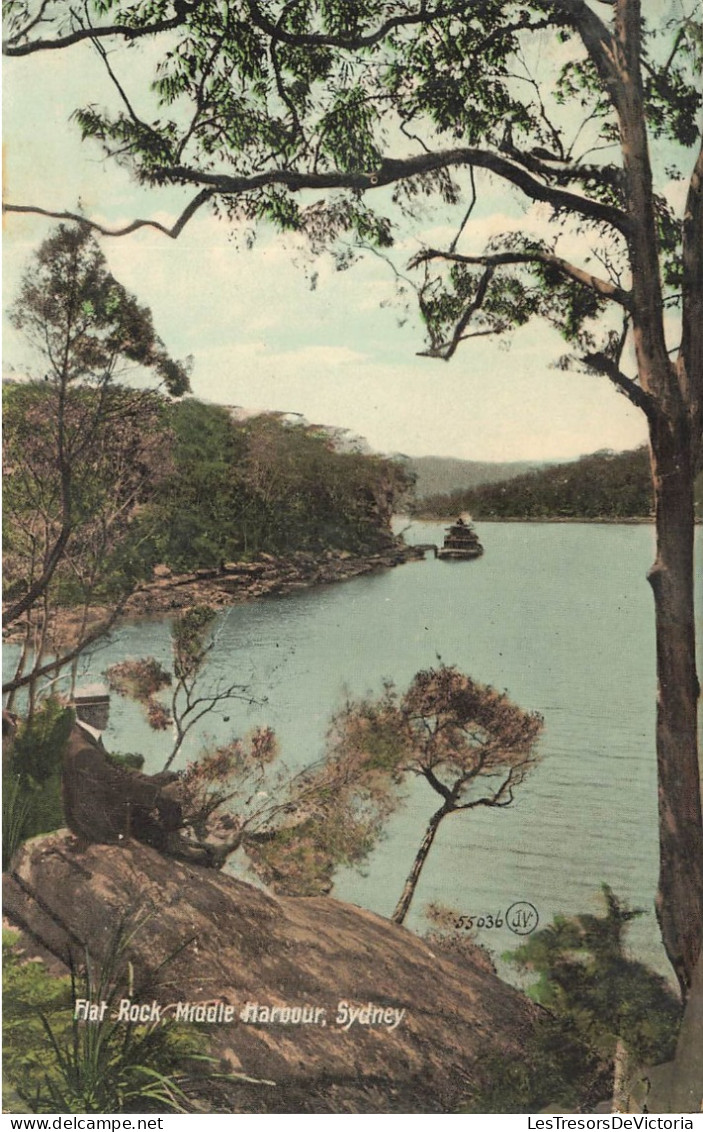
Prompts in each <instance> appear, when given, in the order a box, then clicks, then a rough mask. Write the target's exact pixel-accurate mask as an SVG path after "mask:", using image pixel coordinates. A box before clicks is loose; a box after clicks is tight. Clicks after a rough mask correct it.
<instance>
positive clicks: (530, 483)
mask: <svg viewBox="0 0 703 1132" xmlns="http://www.w3.org/2000/svg"><path fill="white" fill-rule="evenodd" d="M462 511H468V512H470V514H471V515H472V516H473V517H474V518H476V519H601V518H602V519H633V518H647V517H649V516H650V515H651V513H652V485H651V473H650V468H649V455H648V452H647V449H646V448H644V447H642V448H637V449H635V450H634V451H632V452H620V453H614V452H596V453H594V454H593V455H591V456H583V457H582V458H581V459H580V460H576V461H574V462H573V463H569V464H555V465H553V466H552V467H547V468H542V469H541V470H539V471H534V472H528V473H527V474H525V475H520V476H516V477H515V478H514V479H511V480H508V481H505V482H502V483H491V484H482V485H479V486H478V487H476V488H473V489H471V490H468V491H454V492H451V493H450V494H445V495H435V496H432V497H431V498H428V499H422V500H418V502H417V503H416V504H415V507H414V512H415V514H418V515H424V516H433V517H434V516H437V517H439V518H445V517H447V518H449V517H451V516H453V515H456V514H459V513H460V512H462Z"/></svg>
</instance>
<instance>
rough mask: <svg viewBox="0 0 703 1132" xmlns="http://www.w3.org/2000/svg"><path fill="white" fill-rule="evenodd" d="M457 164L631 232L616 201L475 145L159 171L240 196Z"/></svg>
mask: <svg viewBox="0 0 703 1132" xmlns="http://www.w3.org/2000/svg"><path fill="white" fill-rule="evenodd" d="M456 166H475V167H476V168H479V169H486V170H488V171H489V172H491V173H495V174H496V175H497V176H499V177H501V178H502V179H503V180H505V181H508V182H509V183H510V184H512V185H515V187H516V188H518V189H521V190H522V192H523V193H525V195H526V196H527V197H529V198H530V199H531V200H535V201H541V202H543V203H545V204H549V205H551V206H552V208H554V209H557V210H563V211H567V212H575V213H578V215H580V216H583V217H584V218H585V219H587V220H592V221H594V222H596V223H599V224H608V225H610V226H611V227H613V228H615V229H617V231H619V232H622V233H623V234H625V235H627V233H628V232H629V228H630V223H629V220H628V217H627V214H626V213H625V212H624V211H623V210H622V209H620V208H616V207H615V206H614V205H610V204H604V203H602V202H601V201H597V200H592V199H591V198H589V197H583V196H579V195H578V194H577V193H573V192H570V191H568V190H567V189H561V188H557V187H554V186H552V185H546V184H544V183H543V182H542V181H540V180H538V179H537V177H535V176H533V175H532V174H531V173H530V172H529V171H528V170H526V169H524V168H523V167H522V166H520V165H518V164H516V163H515V162H513V161H510V160H509V159H508V158H506V157H504V156H503V155H501V154H499V153H493V152H491V151H490V150H484V149H476V148H471V147H466V148H459V149H449V150H440V151H438V152H437V153H419V154H414V155H413V156H411V157H406V158H392V157H389V158H384V159H383V160H382V161H381V164H380V165H379V167H378V168H377V169H375V170H370V171H368V172H364V173H358V172H354V173H348V172H338V171H329V172H325V173H309V172H302V171H298V170H294V169H269V170H265V171H263V172H261V173H254V174H251V175H249V176H246V175H240V176H232V175H231V174H228V173H210V172H208V171H206V170H197V169H190V168H188V167H187V166H183V165H177V166H172V167H168V166H165V167H162V168H160V169H158V170H155V171H154V172H155V175H158V176H159V177H160V178H166V179H169V180H172V181H176V182H178V181H181V182H184V183H189V184H201V185H207V186H209V187H210V189H211V190H212V191H213V192H216V193H221V194H223V195H225V196H236V195H240V194H242V193H248V192H254V191H256V190H258V189H265V188H269V187H270V186H272V185H282V186H283V187H284V188H287V189H289V190H290V191H291V192H299V191H301V190H303V189H315V190H319V189H355V190H357V191H358V192H366V191H368V190H369V189H376V188H382V187H384V186H386V185H392V184H395V183H396V182H397V181H402V180H405V179H406V178H408V177H415V176H421V175H423V174H427V173H434V172H439V171H440V170H443V169H449V168H453V167H456Z"/></svg>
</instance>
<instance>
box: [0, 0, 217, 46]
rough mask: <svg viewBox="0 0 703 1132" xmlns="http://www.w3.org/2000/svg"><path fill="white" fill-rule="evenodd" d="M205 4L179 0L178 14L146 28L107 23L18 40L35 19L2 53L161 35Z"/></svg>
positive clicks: (185, 19)
mask: <svg viewBox="0 0 703 1132" xmlns="http://www.w3.org/2000/svg"><path fill="white" fill-rule="evenodd" d="M201 3H203V0H191V2H190V3H186V0H177V2H176V4H175V8H176V15H175V16H171V17H170V19H167V20H157V22H156V23H154V24H147V25H145V26H144V27H138V26H137V27H134V26H132V25H131V24H106V25H105V26H104V27H81V28H76V30H75V31H72V32H71V33H70V34H69V35H64V36H61V37H60V38H58V39H36V40H34V42H33V43H18V42H17V41H18V40H19V39H23V38H24V37H25V36H26V35H27V33H28V32H29V31H30V29H31V28H32V27H33V26H34V24H36V23H37V22H38V21H37V20H34V21H33V22H32V23H30V24H28V25H27V26H26V27H25V28H23V29H22V31H20V32H18V33H17V34H16V35H14V36H13V37H12V38H11V39H7V40H5V41H4V42H3V45H2V53H3V55H7V56H12V57H16V56H20V55H34V54H36V52H38V51H59V50H61V49H62V48H64V47H72V46H73V45H74V44H76V43H81V42H82V41H83V40H86V39H92V40H96V39H106V38H109V37H110V36H123V37H124V38H125V39H128V40H133V39H140V38H141V37H142V36H145V35H157V34H158V33H159V32H162V31H171V30H172V29H173V28H177V27H181V26H182V25H183V24H185V23H186V22H187V20H188V17H189V15H190V14H191V13H192V12H193V11H195V9H196V8H198V7H199V6H200V4H201Z"/></svg>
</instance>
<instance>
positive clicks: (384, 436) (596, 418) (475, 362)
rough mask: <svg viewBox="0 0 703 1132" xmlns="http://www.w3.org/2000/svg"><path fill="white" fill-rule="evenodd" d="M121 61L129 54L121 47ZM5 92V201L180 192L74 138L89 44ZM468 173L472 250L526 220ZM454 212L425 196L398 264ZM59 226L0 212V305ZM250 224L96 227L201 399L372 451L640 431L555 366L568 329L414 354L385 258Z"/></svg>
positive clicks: (90, 97) (17, 357)
mask: <svg viewBox="0 0 703 1132" xmlns="http://www.w3.org/2000/svg"><path fill="white" fill-rule="evenodd" d="M135 58H136V56H135ZM121 65H122V66H123V67H125V68H128V67H129V65H130V64H129V57H127V61H126V62H125V63H123V64H121ZM122 76H123V77H124V78H125V79H127V78H128V77H129V74H128V70H124V71H123V72H122ZM4 88H5V94H4V141H5V198H6V199H7V200H9V201H12V202H13V203H32V204H36V205H40V206H43V207H47V208H52V209H62V208H66V209H69V210H74V209H75V208H76V206H77V204H78V202H79V200H80V202H81V204H82V207H83V208H84V210H85V213H86V214H87V215H88V216H90V217H92V218H95V219H98V220H101V221H103V222H108V223H111V224H119V223H120V222H126V221H129V220H131V219H133V218H134V217H135V216H141V217H151V218H157V219H160V220H162V221H164V222H170V223H172V222H173V220H174V219H175V217H176V216H177V215H178V214H179V212H180V211H181V209H182V208H183V206H184V204H185V203H186V202H187V200H188V199H190V195H192V194H189V193H186V192H184V191H183V190H180V189H177V188H176V189H169V188H166V189H152V188H145V187H143V186H139V185H137V184H136V183H135V182H134V181H133V180H132V178H131V177H130V175H129V173H128V172H127V171H126V170H124V169H120V168H117V167H116V166H115V165H114V164H111V163H110V164H107V163H105V162H103V160H102V159H101V156H100V153H99V150H98V149H97V147H95V146H92V145H90V144H88V143H82V142H81V141H80V138H79V134H78V130H77V127H76V126H75V124H74V123H72V122H71V121H70V115H71V111H72V110H73V109H74V108H75V107H76V106H78V105H81V104H85V103H86V102H89V101H95V102H103V101H109V99H110V91H109V89H108V87H107V85H106V79H105V76H104V73H103V70H102V67H101V64H100V63H99V61H98V60H97V57H96V55H95V53H94V52H93V51H92V50H91V48H90V47H89V46H88V45H87V44H83V45H80V46H78V47H76V48H72V49H70V50H68V51H62V52H52V53H45V54H43V55H40V56H33V57H29V58H27V59H8V60H6V62H5V67H4ZM478 185H479V202H478V205H477V208H476V210H475V212H474V214H473V216H472V219H471V221H470V223H469V225H468V226H467V228H466V230H465V233H464V236H463V237H462V239H463V241H464V243H463V245H462V247H463V250H466V251H469V250H472V249H473V250H480V247H481V246H482V245H483V243H484V241H485V239H486V238H487V236H489V235H490V234H491V233H496V232H505V231H509V230H511V229H513V228H515V229H517V228H518V226H519V225H524V221H523V219H522V218H523V214H524V202H523V200H522V199H521V198H520V196H519V194H518V193H517V192H516V191H515V190H512V189H504V188H502V187H501V186H500V184H498V183H497V182H496V181H491V179H490V178H489V177H487V176H481V177H479V180H478ZM464 207H465V206H464ZM461 211H462V209H458V210H457V212H456V217H457V218H458V217H459V216H460V214H461ZM449 219H450V217H448V216H446V215H445V216H438V215H437V213H433V212H432V211H430V210H429V209H428V210H427V212H426V215H424V216H421V217H420V218H419V221H418V223H417V227H416V230H415V231H414V232H413V234H412V235H410V236H407V235H404V236H403V239H402V240H401V242H400V245H399V247H398V249H397V254H396V261H397V262H398V263H401V264H402V263H403V262H404V261H405V260H407V259H409V258H410V257H411V256H412V254H413V253H414V252H415V251H417V250H418V249H419V247H420V244H421V242H422V241H425V242H427V243H430V244H433V245H434V246H437V245H440V244H441V243H442V242H444V244H445V245H446V244H448V243H449V241H450V240H451V238H452V235H453V234H454V230H455V229H454V227H450V226H449V225H448V223H447V221H448V220H449ZM546 220H547V215H546V213H545V211H544V207H543V206H532V207H531V208H530V209H529V212H528V216H527V225H528V227H529V229H530V230H531V231H533V232H534V233H535V234H538V233H540V232H541V231H544V225H545V223H546ZM53 226H54V222H51V221H47V220H45V219H42V218H39V217H30V216H18V215H13V214H6V215H5V222H4V241H3V264H4V280H3V294H4V303H3V307H4V310H5V311H6V310H7V307H8V305H9V303H10V302H11V301H12V299H13V296H14V294H15V293H16V290H17V288H18V285H19V281H20V279H21V276H22V272H23V270H24V268H25V266H26V264H27V261H28V259H29V257H30V256H31V254H32V252H33V251H35V250H36V248H37V247H38V246H39V244H40V243H41V241H42V239H44V238H45V237H46V235H47V234H48V233H49V232H50V231H51V229H52V228H53ZM245 236H246V233H245V232H244V231H243V230H242V229H237V228H236V227H233V226H232V225H230V224H229V223H228V222H226V221H221V220H218V219H216V218H215V217H214V216H212V215H209V214H207V213H205V212H202V213H200V214H198V215H197V216H196V218H195V219H194V220H192V221H191V222H190V224H189V225H188V226H187V227H186V228H185V229H184V231H183V233H182V234H181V236H180V237H179V239H178V240H175V241H174V240H170V239H168V238H167V237H166V236H164V235H161V234H160V233H158V232H156V231H154V230H148V229H146V230H142V231H140V232H138V233H135V234H133V235H130V236H127V237H122V238H119V239H109V238H103V239H101V247H102V249H103V251H104V253H105V255H106V257H107V259H108V262H109V264H110V268H111V270H112V271H113V273H114V275H115V276H116V278H117V279H119V280H120V282H122V283H123V284H124V285H125V286H126V287H128V288H129V289H130V290H132V291H133V292H134V293H135V294H136V295H137V297H138V298H139V300H140V301H141V302H143V303H146V304H147V305H148V306H150V307H151V310H152V312H153V315H154V322H155V325H156V328H157V330H158V333H159V334H160V336H161V337H162V339H163V340H164V342H165V343H166V346H167V347H168V349H169V351H170V352H171V354H172V355H173V356H175V357H185V356H187V355H192V356H193V359H194V364H193V373H192V379H191V383H192V389H193V393H194V394H195V395H196V396H198V397H202V398H204V399H208V400H211V401H215V402H219V403H222V404H227V405H236V406H240V407H243V408H244V409H246V410H251V411H255V410H278V411H282V412H294V413H300V414H302V415H303V416H304V417H305V418H307V419H308V420H309V421H311V422H315V423H320V424H327V425H331V426H335V427H338V428H345V429H348V430H350V431H351V432H352V433H353V434H356V435H359V436H362V437H364V438H365V439H366V441H367V442H368V444H369V445H370V446H371V447H372V448H373V449H375V450H377V451H381V452H391V453H393V452H403V453H405V454H407V455H411V456H423V455H437V456H454V457H459V458H462V459H468V460H482V461H483V460H495V461H504V460H523V459H526V460H541V459H549V460H553V459H559V458H564V459H570V458H574V457H577V456H579V455H581V454H584V453H587V452H592V451H595V450H598V449H603V448H612V449H615V450H621V449H625V448H632V447H635V446H636V445H638V444H641V443H643V442H644V441H645V440H646V429H645V425H644V420H643V417H642V415H641V414H640V413H639V412H638V410H636V409H635V408H634V407H633V406H632V405H630V403H629V402H628V401H627V400H626V399H625V398H624V397H623V396H622V395H619V394H618V393H617V392H616V391H615V390H614V389H613V387H612V386H611V385H610V383H609V382H608V381H607V379H606V378H600V377H597V376H591V375H588V374H582V373H575V372H563V371H561V370H559V369H557V368H555V366H554V362H555V361H556V359H557V358H558V357H559V356H560V355H561V354H563V353H564V352H565V343H564V342H563V341H562V340H560V338H559V336H558V335H557V334H556V332H555V331H552V330H550V329H549V328H546V327H545V326H544V325H540V324H533V325H530V326H528V327H527V328H524V329H523V330H521V331H520V332H517V333H515V334H514V335H513V336H511V338H510V340H509V341H502V340H500V341H499V340H491V339H478V340H476V341H474V342H467V343H465V344H464V346H463V347H462V348H460V350H459V351H458V352H457V354H456V355H455V356H454V358H453V359H452V360H451V361H450V362H448V363H446V362H442V361H438V360H434V359H429V358H423V357H419V356H418V352H419V351H421V350H422V349H423V347H424V340H423V333H422V327H421V324H420V320H419V316H418V314H417V311H416V309H414V307H413V306H411V307H410V309H409V310H406V309H404V308H403V307H402V306H401V305H400V304H399V302H398V301H397V298H396V292H395V285H394V277H393V274H392V272H391V270H390V268H389V266H388V264H387V263H386V262H385V261H383V260H382V259H380V258H378V257H376V256H374V255H370V254H369V255H367V256H366V257H364V259H363V260H362V261H360V262H358V263H356V264H355V265H354V266H352V267H351V268H350V269H349V270H346V271H343V272H340V271H337V270H336V269H335V266H334V263H333V261H332V260H331V258H330V257H327V256H320V257H317V258H316V259H314V260H313V259H311V257H310V255H309V253H308V251H307V250H306V249H304V248H302V247H301V246H300V245H299V243H297V242H296V240H294V239H293V238H291V237H283V236H280V235H278V234H276V233H275V232H273V231H272V230H266V229H265V230H262V231H260V232H259V234H258V237H257V240H256V243H255V245H254V247H253V248H252V249H248V248H247V247H246V240H245ZM576 251H578V249H576ZM3 361H4V371H5V372H6V373H12V372H14V373H15V374H20V375H22V374H25V373H27V372H32V370H31V365H32V363H31V360H30V359H29V357H28V355H27V351H26V347H25V344H24V342H23V340H22V339H21V337H19V335H18V334H17V333H16V332H15V331H14V330H13V329H12V328H11V327H10V326H9V324H8V322H7V319H4V345H3Z"/></svg>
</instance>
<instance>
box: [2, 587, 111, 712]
mask: <svg viewBox="0 0 703 1132" xmlns="http://www.w3.org/2000/svg"><path fill="white" fill-rule="evenodd" d="M131 596H132V595H131V594H127V595H126V596H125V597H124V598H123V600H122V601H120V602H119V603H118V604H117V605H116V606H115V608H114V609H113V610H111V612H110V616H109V617H108V618H107V620H105V621H103V622H101V623H100V625H98V626H97V628H95V629H93V631H92V632H90V633H89V634H88V636H87V637H85V639H84V640H83V641H80V642H79V643H78V644H77V645H76V646H75V648H73V649H71V651H70V652H67V653H64V655H63V656H60V657H58V658H57V659H56V660H52V661H49V662H48V663H47V664H42V665H41V666H40V667H39V668H35V669H33V670H32V671H31V672H29V673H27V675H26V676H20V677H19V678H15V679H13V680H8V682H7V683H6V684H3V686H2V694H3V695H5V693H6V692H16V691H17V690H18V689H19V688H25V687H26V686H27V685H28V684H31V683H33V682H34V681H35V680H40V679H41V677H42V676H50V675H52V673H54V672H60V671H61V669H62V668H64V667H65V666H66V665H67V664H70V663H71V661H72V660H75V659H76V658H77V657H79V656H80V655H81V653H82V652H84V651H85V650H86V649H87V648H89V647H90V646H91V645H94V644H95V642H96V641H99V640H100V638H101V637H104V636H105V634H106V633H109V632H110V629H111V628H112V626H113V625H114V624H115V622H116V621H117V619H118V617H119V616H120V615H121V613H122V610H123V609H124V606H125V604H126V602H127V599H128V598H129V597H131Z"/></svg>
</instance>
